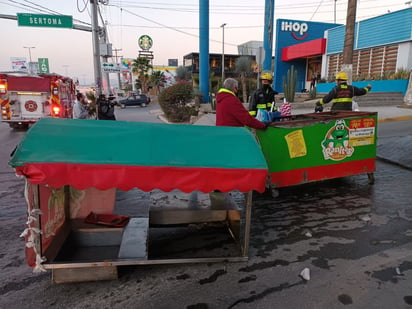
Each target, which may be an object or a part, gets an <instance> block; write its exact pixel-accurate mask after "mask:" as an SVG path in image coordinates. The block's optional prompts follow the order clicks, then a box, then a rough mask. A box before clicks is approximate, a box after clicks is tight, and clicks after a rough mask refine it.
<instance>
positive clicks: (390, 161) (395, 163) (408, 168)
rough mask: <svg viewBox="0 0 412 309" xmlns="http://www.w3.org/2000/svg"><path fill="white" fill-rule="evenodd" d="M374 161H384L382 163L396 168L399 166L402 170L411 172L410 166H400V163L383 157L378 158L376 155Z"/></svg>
mask: <svg viewBox="0 0 412 309" xmlns="http://www.w3.org/2000/svg"><path fill="white" fill-rule="evenodd" d="M376 159H379V160H381V161H384V162H386V163H390V164H393V165H396V166H399V167H402V168H404V169H407V170H410V171H412V167H410V166H408V165H406V164H402V163H399V162H397V161H394V160H391V159H387V158H384V157H382V156H380V155H376Z"/></svg>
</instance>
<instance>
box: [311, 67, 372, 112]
mask: <svg viewBox="0 0 412 309" xmlns="http://www.w3.org/2000/svg"><path fill="white" fill-rule="evenodd" d="M371 89H372V85H370V84H368V85H367V86H366V87H365V88H358V87H355V86H352V85H348V74H346V73H345V72H339V73H337V74H336V86H335V87H333V88H332V90H331V91H330V92H329V93H328V94H327V95H325V96H324V97H323V98H322V99H320V100H319V101H318V102H316V107H315V112H322V111H323V105H324V104H326V103H329V102H330V101H332V100H333V105H332V108H331V110H335V111H337V110H340V111H342V110H347V111H351V110H352V98H353V97H354V96H361V95H364V94H367V93H368V92H369V91H370V90H371Z"/></svg>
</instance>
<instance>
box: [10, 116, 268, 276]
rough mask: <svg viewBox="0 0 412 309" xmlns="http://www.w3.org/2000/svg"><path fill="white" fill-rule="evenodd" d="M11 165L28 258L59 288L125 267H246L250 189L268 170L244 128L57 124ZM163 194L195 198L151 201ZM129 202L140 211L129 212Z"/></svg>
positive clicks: (28, 142) (259, 186) (34, 131)
mask: <svg viewBox="0 0 412 309" xmlns="http://www.w3.org/2000/svg"><path fill="white" fill-rule="evenodd" d="M9 164H10V165H11V166H12V167H13V168H14V169H15V171H16V173H17V174H18V175H22V176H24V178H25V197H26V200H27V205H28V220H27V227H26V229H25V230H24V232H23V233H22V236H24V237H25V239H26V260H27V262H28V264H29V265H31V266H32V267H34V270H35V271H38V272H41V271H47V270H51V272H52V282H53V283H62V282H81V281H90V280H109V279H116V278H117V277H118V271H117V267H118V266H123V265H141V264H167V263H195V262H217V261H246V260H247V258H248V245H249V230H250V220H251V207H252V191H253V190H255V191H259V192H263V191H264V190H265V183H266V178H267V172H268V170H267V164H266V161H265V158H264V156H263V154H262V152H261V150H260V147H259V144H258V143H257V141H256V139H255V137H254V136H253V134H252V133H251V132H250V131H248V130H247V129H245V128H233V127H209V126H193V125H175V124H155V123H138V122H122V121H95V120H80V119H50V118H47V119H42V120H40V121H39V122H38V123H36V124H35V125H34V126H33V127H32V128H31V129H30V130H29V131H28V132H27V134H26V135H25V137H24V138H23V139H22V141H21V142H20V143H19V145H18V146H17V148H16V150H15V152H14V154H13V155H12V158H11V160H10V162H9ZM156 190H157V191H161V192H163V193H165V194H166V193H167V194H169V195H172V196H178V195H179V194H180V195H182V194H186V195H187V196H188V197H187V198H186V199H185V198H181V199H177V201H178V202H180V204H181V205H178V206H177V207H176V205H172V204H173V203H171V204H167V203H164V204H163V205H160V207H159V205H154V204H155V203H152V204H150V203H149V205H148V203H147V201H148V199H147V195H148V194H149V195H150V194H151V193H152V192H154V191H156ZM125 194H127V196H126V195H125ZM119 196H120V198H119ZM149 200H150V199H149ZM158 200H161V199H158ZM125 201H127V203H128V205H127V207H129V208H132V209H133V208H134V209H139V210H140V213H139V214H137V215H133V216H130V215H126V213H124V212H122V211H121V209H122V206H124V205H123V204H124V203H125ZM199 201H206V203H203V204H202V203H199ZM157 204H159V203H157ZM152 206H156V207H152Z"/></svg>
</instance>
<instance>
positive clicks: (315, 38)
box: [274, 19, 340, 92]
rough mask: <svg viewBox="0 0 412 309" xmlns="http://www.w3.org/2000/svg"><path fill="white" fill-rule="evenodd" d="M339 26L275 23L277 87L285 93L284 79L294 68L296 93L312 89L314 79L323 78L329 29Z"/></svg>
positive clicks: (290, 22)
mask: <svg viewBox="0 0 412 309" xmlns="http://www.w3.org/2000/svg"><path fill="white" fill-rule="evenodd" d="M337 26H340V24H330V23H320V22H309V21H302V20H289V19H278V20H277V21H276V40H275V63H274V88H275V89H276V90H277V91H279V92H283V85H282V78H283V77H284V76H286V74H287V71H288V70H289V69H290V68H291V66H292V65H293V66H294V68H295V69H296V70H297V76H298V80H297V84H296V87H297V88H296V91H298V92H300V91H301V90H302V89H309V86H310V81H311V79H312V76H313V75H315V76H318V75H321V70H322V55H323V54H324V53H325V51H326V39H325V38H324V33H325V31H326V30H328V29H331V28H334V27H337Z"/></svg>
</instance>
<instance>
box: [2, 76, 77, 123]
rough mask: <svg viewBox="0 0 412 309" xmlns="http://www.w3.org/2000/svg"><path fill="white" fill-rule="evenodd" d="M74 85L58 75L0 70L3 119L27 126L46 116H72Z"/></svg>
mask: <svg viewBox="0 0 412 309" xmlns="http://www.w3.org/2000/svg"><path fill="white" fill-rule="evenodd" d="M75 95H76V86H75V83H74V82H73V80H72V79H70V78H68V77H64V76H61V75H58V74H39V75H28V74H26V73H0V103H1V116H2V121H3V122H7V123H9V125H10V127H11V128H28V127H29V125H30V124H31V123H34V122H36V121H37V120H39V119H41V118H45V117H53V118H72V105H73V102H74V101H75Z"/></svg>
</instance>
